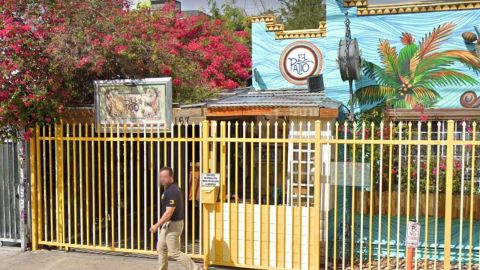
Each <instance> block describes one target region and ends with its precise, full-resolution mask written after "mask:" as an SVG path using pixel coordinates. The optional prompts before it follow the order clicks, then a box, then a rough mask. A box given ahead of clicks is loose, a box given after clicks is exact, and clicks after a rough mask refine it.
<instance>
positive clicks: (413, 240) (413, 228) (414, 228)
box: [405, 221, 420, 248]
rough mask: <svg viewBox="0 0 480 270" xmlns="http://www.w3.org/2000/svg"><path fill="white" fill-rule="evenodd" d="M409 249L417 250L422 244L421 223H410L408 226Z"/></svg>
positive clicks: (407, 243) (407, 242)
mask: <svg viewBox="0 0 480 270" xmlns="http://www.w3.org/2000/svg"><path fill="white" fill-rule="evenodd" d="M405 244H406V245H407V247H410V248H417V247H418V245H419V244H420V223H418V222H414V221H409V222H408V224H407V239H406V241H405Z"/></svg>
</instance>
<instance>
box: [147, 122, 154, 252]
mask: <svg viewBox="0 0 480 270" xmlns="http://www.w3.org/2000/svg"><path fill="white" fill-rule="evenodd" d="M150 139H151V141H150V224H153V219H154V218H153V216H154V212H153V208H154V207H153V205H154V204H153V190H154V188H155V183H154V181H153V125H151V126H150ZM145 241H146V239H145ZM150 249H151V250H154V246H153V235H150Z"/></svg>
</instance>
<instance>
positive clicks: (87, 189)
mask: <svg viewBox="0 0 480 270" xmlns="http://www.w3.org/2000/svg"><path fill="white" fill-rule="evenodd" d="M89 135H90V134H89V132H88V124H86V125H85V197H86V198H85V208H86V214H87V229H86V230H85V231H86V233H87V245H90V183H89V182H90V177H89V175H90V170H89V162H90V159H89V155H88V153H89V152H88V148H89V147H88V141H89V140H91V139H92V137H91V136H89ZM69 218H70V217H69Z"/></svg>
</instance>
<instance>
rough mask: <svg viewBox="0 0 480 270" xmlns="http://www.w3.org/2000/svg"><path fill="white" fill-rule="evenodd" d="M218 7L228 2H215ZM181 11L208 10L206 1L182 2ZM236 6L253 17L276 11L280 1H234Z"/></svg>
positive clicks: (191, 0)
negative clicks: (267, 11)
mask: <svg viewBox="0 0 480 270" xmlns="http://www.w3.org/2000/svg"><path fill="white" fill-rule="evenodd" d="M216 1H217V4H218V6H221V5H222V3H224V2H225V1H227V2H228V1H229V0H216ZM181 2H182V9H183V10H192V9H203V10H208V4H207V0H182V1H181ZM236 5H237V6H239V7H241V8H243V9H245V11H246V12H247V14H249V15H254V14H258V13H262V12H264V11H266V10H269V9H272V10H273V9H278V8H279V7H280V1H278V0H236Z"/></svg>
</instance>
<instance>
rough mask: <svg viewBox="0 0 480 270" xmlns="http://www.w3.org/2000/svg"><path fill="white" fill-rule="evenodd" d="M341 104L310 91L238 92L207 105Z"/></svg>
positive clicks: (214, 106)
mask: <svg viewBox="0 0 480 270" xmlns="http://www.w3.org/2000/svg"><path fill="white" fill-rule="evenodd" d="M340 105H341V103H340V102H339V101H336V100H334V99H331V98H329V97H327V96H326V95H325V93H324V92H309V91H308V90H268V91H255V90H250V91H248V90H245V91H238V92H237V93H236V94H234V95H231V96H224V97H223V98H220V99H218V100H215V101H213V100H212V101H209V102H208V103H207V107H208V108H225V107H319V108H334V109H336V108H338V107H340Z"/></svg>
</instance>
